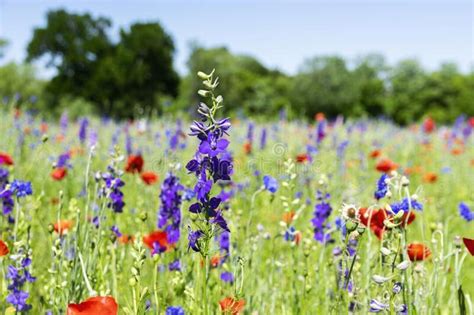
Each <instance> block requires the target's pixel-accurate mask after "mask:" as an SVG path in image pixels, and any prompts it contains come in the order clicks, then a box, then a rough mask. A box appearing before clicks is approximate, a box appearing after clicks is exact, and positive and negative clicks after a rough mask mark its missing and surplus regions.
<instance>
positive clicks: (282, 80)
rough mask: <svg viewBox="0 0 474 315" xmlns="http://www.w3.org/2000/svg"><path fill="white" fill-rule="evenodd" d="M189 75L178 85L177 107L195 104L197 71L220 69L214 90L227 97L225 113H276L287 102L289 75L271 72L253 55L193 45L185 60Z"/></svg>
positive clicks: (197, 83)
mask: <svg viewBox="0 0 474 315" xmlns="http://www.w3.org/2000/svg"><path fill="white" fill-rule="evenodd" d="M188 68H189V74H188V75H187V76H186V77H185V78H184V79H183V81H182V84H181V87H180V100H179V105H178V106H177V108H178V109H183V108H186V109H190V110H192V111H195V108H194V107H193V106H190V105H194V104H197V103H198V101H199V100H198V97H197V95H195V93H194V92H193V91H195V90H197V88H198V87H199V86H200V85H201V82H200V80H199V79H198V78H196V75H195V74H196V73H197V72H198V71H199V70H202V71H203V72H211V71H212V69H214V68H216V69H218V71H219V78H220V82H221V84H220V85H219V86H218V87H217V93H218V94H222V95H225V96H226V108H225V110H226V111H227V112H244V113H245V114H249V115H259V114H260V115H275V114H276V113H277V112H278V110H279V109H280V108H282V107H284V106H285V105H287V104H288V100H287V98H286V95H287V93H288V89H289V80H288V77H287V76H285V75H284V74H282V73H280V72H278V71H270V70H268V69H267V68H266V67H265V66H264V65H262V64H261V63H260V62H258V61H257V60H256V59H255V58H253V57H249V56H244V55H233V54H232V53H230V52H229V51H228V50H227V49H226V48H223V47H220V48H212V49H205V48H202V47H194V49H193V51H192V53H191V56H190V58H189V61H188Z"/></svg>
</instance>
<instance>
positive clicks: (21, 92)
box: [0, 62, 45, 106]
mask: <svg viewBox="0 0 474 315" xmlns="http://www.w3.org/2000/svg"><path fill="white" fill-rule="evenodd" d="M44 85H45V82H43V81H41V80H38V79H37V78H36V72H35V69H34V68H33V67H32V66H31V65H28V64H16V63H13V62H12V63H8V64H6V65H4V66H1V67H0V96H1V97H2V98H5V99H8V100H12V99H15V100H16V101H17V102H18V103H23V104H25V106H26V105H28V104H30V103H31V101H32V100H33V101H34V100H35V99H37V100H40V99H41V95H42V94H43V88H44Z"/></svg>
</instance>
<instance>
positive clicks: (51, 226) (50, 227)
mask: <svg viewBox="0 0 474 315" xmlns="http://www.w3.org/2000/svg"><path fill="white" fill-rule="evenodd" d="M48 232H49V233H53V232H54V225H53V224H52V223H50V224H48Z"/></svg>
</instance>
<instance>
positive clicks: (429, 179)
mask: <svg viewBox="0 0 474 315" xmlns="http://www.w3.org/2000/svg"><path fill="white" fill-rule="evenodd" d="M423 180H424V181H425V182H426V183H431V184H432V183H435V182H436V181H437V180H438V175H436V174H435V173H431V172H429V173H426V174H425V175H424V176H423Z"/></svg>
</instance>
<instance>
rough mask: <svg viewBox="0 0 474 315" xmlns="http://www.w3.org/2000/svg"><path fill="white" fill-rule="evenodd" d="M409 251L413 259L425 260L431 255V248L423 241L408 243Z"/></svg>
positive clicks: (409, 255)
mask: <svg viewBox="0 0 474 315" xmlns="http://www.w3.org/2000/svg"><path fill="white" fill-rule="evenodd" d="M407 253H408V257H409V258H410V260H411V261H420V260H425V259H427V258H428V257H430V256H431V250H430V249H429V248H428V246H425V245H424V244H422V243H411V244H408V246H407Z"/></svg>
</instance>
